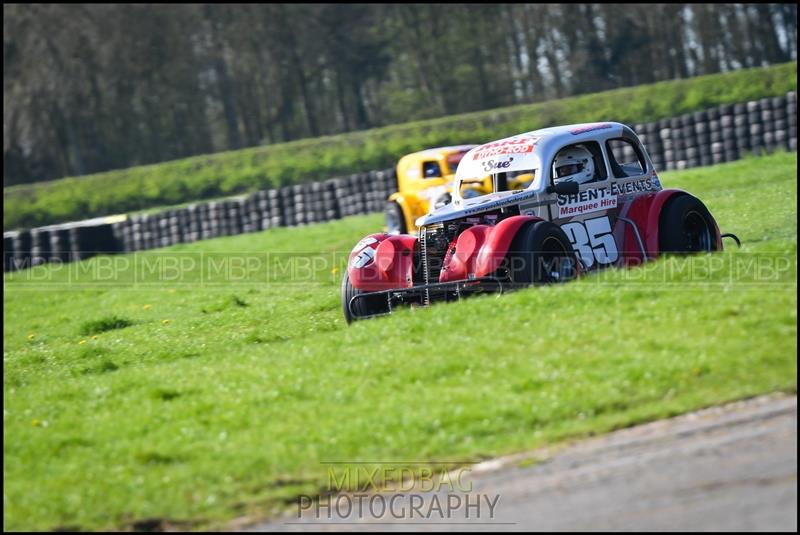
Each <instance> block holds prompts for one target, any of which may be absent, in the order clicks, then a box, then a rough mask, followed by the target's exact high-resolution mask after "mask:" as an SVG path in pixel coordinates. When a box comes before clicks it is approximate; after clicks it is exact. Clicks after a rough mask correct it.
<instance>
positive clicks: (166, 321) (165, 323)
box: [161, 320, 170, 325]
mask: <svg viewBox="0 0 800 535" xmlns="http://www.w3.org/2000/svg"><path fill="white" fill-rule="evenodd" d="M169 322H170V320H161V324H162V325H167V324H168V323H169Z"/></svg>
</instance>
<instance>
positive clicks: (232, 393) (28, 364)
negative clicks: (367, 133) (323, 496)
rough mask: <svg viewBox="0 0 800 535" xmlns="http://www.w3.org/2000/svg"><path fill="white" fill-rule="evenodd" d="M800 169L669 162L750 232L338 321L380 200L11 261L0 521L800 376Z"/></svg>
mask: <svg viewBox="0 0 800 535" xmlns="http://www.w3.org/2000/svg"><path fill="white" fill-rule="evenodd" d="M796 174H797V156H796V153H791V154H786V153H781V154H775V155H771V156H768V157H761V158H751V159H746V160H742V161H739V162H734V163H729V164H724V165H719V166H715V167H710V168H702V169H693V170H690V171H683V172H670V173H664V174H663V175H661V177H662V182H663V183H664V185H665V186H666V187H682V188H685V189H687V190H689V191H691V192H693V193H695V194H696V195H698V196H699V197H700V198H701V199H702V200H703V201H704V202H705V203H706V205H707V206H708V207H709V209H710V210H711V212H712V213H713V214H714V215H715V216H716V218H717V221H718V222H719V224H720V227H721V229H722V230H723V232H725V231H729V232H735V233H736V234H738V235H739V237H740V238H741V239H742V240H743V243H744V245H743V247H742V249H741V250H738V251H737V250H728V251H725V252H724V253H721V254H717V255H713V256H711V257H709V256H702V257H693V258H687V259H666V260H659V261H657V262H654V263H652V264H648V265H647V266H644V267H642V268H636V269H629V270H608V271H606V272H604V273H601V274H598V275H594V276H587V277H585V278H583V279H581V280H579V281H576V282H574V283H570V284H566V285H563V286H557V287H548V288H534V289H528V290H525V291H520V292H516V293H513V294H508V295H503V296H486V297H481V298H475V299H471V300H466V301H464V302H461V303H452V304H440V305H436V306H433V307H430V308H427V309H417V310H401V311H399V312H397V313H396V314H393V315H392V316H390V317H385V318H380V319H377V320H372V321H364V322H360V323H356V324H355V325H353V326H351V327H349V328H348V327H347V326H346V325H345V324H344V321H343V319H342V313H341V309H340V303H339V282H340V280H341V268H342V267H343V265H344V262H345V258H346V255H347V253H348V252H349V250H350V248H351V247H352V245H353V244H354V243H355V242H356V241H357V240H358V239H359V238H361V237H362V236H363V235H364V234H367V233H369V232H371V231H374V230H375V229H376V228H377V227H379V226H380V225H381V219H380V218H381V216H380V214H376V215H372V216H365V217H353V218H347V219H344V220H340V221H334V222H331V223H326V224H320V225H314V226H309V227H302V228H292V229H288V228H278V229H273V230H269V231H266V232H263V233H258V234H244V235H240V236H235V237H229V238H221V239H216V240H209V241H204V242H198V243H193V244H188V245H181V246H175V247H172V248H169V249H167V250H161V251H148V252H145V253H138V254H136V255H127V256H119V257H97V258H93V259H90V260H87V261H83V262H79V263H74V264H66V265H63V266H61V267H58V266H46V267H37V268H34V269H32V270H26V271H22V272H15V273H12V274H7V275H5V277H4V289H5V292H4V313H5V319H4V340H3V342H4V379H3V381H4V383H3V397H4V415H3V419H4V426H3V436H4V486H5V489H4V528H5V529H6V530H22V529H39V530H41V529H52V528H56V527H72V528H81V529H99V528H102V527H109V528H124V527H130V526H133V525H137V524H135V522H137V521H141V520H143V519H162V520H167V521H169V522H172V523H177V524H179V525H181V526H184V527H199V526H215V525H220V523H224V522H225V521H226V520H228V519H231V518H234V517H237V516H240V515H244V514H256V515H265V514H268V513H269V512H271V511H277V510H280V509H282V508H283V507H285V501H286V500H291V499H292V497H294V496H296V495H297V494H298V493H312V492H315V491H316V490H318V489H319V488H320V487H321V486H322V485H324V483H325V480H326V479H325V476H326V467H325V466H323V465H321V464H320V461H325V460H331V459H337V460H354V461H355V460H370V459H383V460H406V459H414V460H428V461H431V462H432V463H435V461H437V460H439V461H442V460H447V461H454V460H463V461H467V460H477V459H481V458H485V457H491V456H496V455H502V454H507V453H511V452H514V451H519V450H523V449H528V448H533V447H537V446H540V445H542V444H545V443H551V442H554V441H557V440H561V439H564V438H566V437H576V436H584V435H587V434H589V433H598V432H603V431H607V430H610V429H613V428H616V427H619V426H624V425H630V424H632V423H636V422H642V421H646V420H651V419H654V418H661V417H665V416H669V415H673V414H677V413H681V412H685V411H689V410H692V409H696V408H699V407H703V406H707V405H712V404H717V403H721V402H725V401H729V400H733V399H737V398H742V397H748V396H753V395H757V394H762V393H765V392H770V391H776V390H784V391H792V390H796V386H797V383H796V381H797V379H796V374H797V361H796V350H797V344H796V335H797V327H796V322H797V315H796V311H797V300H796V288H797V278H796V251H797V211H796V203H797V181H796ZM727 245H730V242H728V243H727ZM267 253H269V255H267ZM154 521H155V520H154ZM139 526H140V525H139Z"/></svg>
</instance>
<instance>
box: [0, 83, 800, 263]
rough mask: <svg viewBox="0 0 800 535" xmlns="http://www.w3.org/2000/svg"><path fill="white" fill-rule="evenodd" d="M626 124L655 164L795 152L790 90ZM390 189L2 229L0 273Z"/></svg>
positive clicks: (359, 188)
mask: <svg viewBox="0 0 800 535" xmlns="http://www.w3.org/2000/svg"><path fill="white" fill-rule="evenodd" d="M632 126H633V128H634V130H635V132H636V133H637V134H638V135H639V137H640V139H641V140H642V143H644V145H645V146H646V147H647V151H648V153H649V154H650V158H651V159H652V161H653V165H654V166H655V167H656V169H659V170H673V169H686V168H690V167H697V166H704V165H712V164H718V163H723V162H729V161H733V160H737V159H739V158H741V157H742V156H744V155H746V154H748V153H761V152H767V153H769V152H773V151H775V150H779V149H784V150H790V151H796V150H797V94H796V93H795V92H794V91H790V92H789V93H787V94H786V95H783V96H778V97H771V98H762V99H758V100H752V101H750V102H741V103H737V104H723V105H720V106H716V107H713V108H709V109H706V110H702V111H696V112H693V113H686V114H683V115H680V116H677V117H671V118H666V119H660V120H658V121H655V122H651V123H638V124H634V125H632ZM628 156H629V157H633V155H632V154H629V155H628ZM395 191H397V177H396V176H395V171H394V169H383V170H377V171H368V172H363V173H355V174H352V175H349V176H339V177H335V178H330V179H328V180H324V181H320V182H312V183H307V184H294V185H287V186H283V187H280V188H273V189H266V190H261V191H257V192H255V193H253V194H250V195H241V196H237V197H231V198H228V199H224V200H216V201H209V202H202V203H193V204H189V205H187V206H185V207H181V208H175V209H170V210H166V211H163V212H160V213H148V214H133V215H129V216H115V217H111V218H96V219H91V220H87V221H81V222H73V223H65V224H61V225H51V226H47V227H40V228H34V229H30V230H17V231H11V232H4V233H3V271H14V270H16V269H23V268H26V267H31V266H36V265H40V264H44V263H47V262H55V261H58V262H69V261H73V260H81V259H84V258H89V257H91V256H94V255H96V254H110V253H127V252H134V251H140V250H146V249H153V248H156V247H168V246H170V245H174V244H177V243H191V242H194V241H198V240H207V239H211V238H217V237H220V236H233V235H237V234H242V233H246V232H259V231H262V230H267V229H270V228H274V227H292V226H302V225H309V224H313V223H320V222H324V221H331V220H334V219H341V218H343V217H347V216H351V215H361V214H367V213H373V212H380V211H382V210H383V208H384V205H385V203H386V199H387V198H388V197H389V195H391V194H392V193H393V192H395Z"/></svg>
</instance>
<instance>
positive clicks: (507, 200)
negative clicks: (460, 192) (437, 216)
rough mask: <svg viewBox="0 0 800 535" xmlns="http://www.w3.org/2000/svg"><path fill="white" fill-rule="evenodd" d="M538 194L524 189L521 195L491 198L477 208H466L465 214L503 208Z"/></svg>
mask: <svg viewBox="0 0 800 535" xmlns="http://www.w3.org/2000/svg"><path fill="white" fill-rule="evenodd" d="M536 195H537V194H536V192H535V191H523V192H522V193H520V194H519V195H514V196H511V195H509V196H507V197H502V198H500V199H492V198H489V199H486V200H484V201H481V203H480V204H479V205H478V206H476V207H475V208H468V209H466V210H464V212H463V215H471V214H477V213H480V212H486V211H488V210H492V209H494V208H501V207H503V206H508V205H512V204H516V203H518V202H519V201H521V200H524V199H529V198H531V197H535V196H536ZM458 215H459V214H452V215H451V218H455V217H456V216H458Z"/></svg>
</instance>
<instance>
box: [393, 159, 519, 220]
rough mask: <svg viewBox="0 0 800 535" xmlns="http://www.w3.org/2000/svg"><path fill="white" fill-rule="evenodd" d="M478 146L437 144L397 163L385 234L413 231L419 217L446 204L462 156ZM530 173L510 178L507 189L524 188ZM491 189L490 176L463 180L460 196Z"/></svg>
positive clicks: (474, 195)
mask: <svg viewBox="0 0 800 535" xmlns="http://www.w3.org/2000/svg"><path fill="white" fill-rule="evenodd" d="M474 147H477V145H457V146H452V147H438V148H433V149H427V150H423V151H420V152H414V153H411V154H407V155H405V156H403V157H402V158H400V160H399V161H398V162H397V186H398V190H399V191H396V192H395V193H393V194H391V195H390V196H389V199H388V201H387V203H386V209H385V210H384V214H385V217H386V229H385V230H386V232H387V233H388V234H406V233H409V232H416V230H417V227H416V221H417V219H418V218H420V217H422V216H424V215H426V214H428V213H430V212H431V211H433V210H434V209H436V208H438V207H440V206H443V205H445V204H448V203H449V202H450V199H451V195H452V188H453V185H454V182H455V180H454V179H455V174H456V168H457V167H458V163H459V162H460V161H461V158H463V157H464V155H465V154H466V153H467V152H469V150H470V149H472V148H474ZM531 178H533V177H532V176H530V177H529V176H525V175H520V176H518V177H514V178H509V188H510V189H520V188H523V187H525V185H526V180H527V181H530V179H531ZM491 192H492V177H491V175H487V176H485V177H481V178H476V179H472V180H468V181H464V182H463V183H462V186H461V197H462V198H465V199H467V198H470V197H476V196H479V195H485V194H487V193H491Z"/></svg>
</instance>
